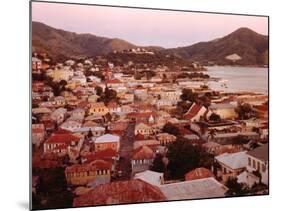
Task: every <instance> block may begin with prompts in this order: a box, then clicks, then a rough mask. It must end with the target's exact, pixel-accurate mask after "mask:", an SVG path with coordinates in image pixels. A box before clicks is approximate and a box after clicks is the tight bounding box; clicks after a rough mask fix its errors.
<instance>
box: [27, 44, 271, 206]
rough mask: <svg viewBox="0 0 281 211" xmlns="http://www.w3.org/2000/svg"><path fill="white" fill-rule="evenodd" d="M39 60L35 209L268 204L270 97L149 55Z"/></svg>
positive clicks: (195, 66)
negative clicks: (250, 198) (226, 87)
mask: <svg viewBox="0 0 281 211" xmlns="http://www.w3.org/2000/svg"><path fill="white" fill-rule="evenodd" d="M32 56H33V57H32V120H31V121H32V128H31V129H32V196H33V197H32V200H33V206H34V208H38V209H44V208H63V207H80V206H94V205H106V204H127V203H140V202H157V201H171V200H184V199H201V198H220V197H231V196H243V195H262V194H268V183H269V181H268V180H269V178H268V168H269V167H268V127H269V126H268V94H264V93H253V92H233V91H219V90H212V89H211V88H210V87H209V86H208V82H210V81H214V82H217V83H219V80H220V79H219V78H213V77H210V76H209V75H208V70H207V68H206V67H205V66H203V65H202V64H200V63H196V62H189V61H187V60H186V59H183V58H180V57H177V56H173V55H168V54H161V53H158V52H157V51H153V50H150V49H145V48H134V49H130V50H124V51H114V52H111V53H109V54H107V55H104V56H96V57H92V58H83V59H78V58H75V59H73V58H63V59H60V60H54V59H53V58H51V57H49V55H48V54H46V53H42V52H33V55H32ZM235 58H236V57H235Z"/></svg>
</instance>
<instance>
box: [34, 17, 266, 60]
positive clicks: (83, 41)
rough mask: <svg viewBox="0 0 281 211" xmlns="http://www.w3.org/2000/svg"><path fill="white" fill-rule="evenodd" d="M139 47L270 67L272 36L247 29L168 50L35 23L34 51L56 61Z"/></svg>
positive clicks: (171, 53)
mask: <svg viewBox="0 0 281 211" xmlns="http://www.w3.org/2000/svg"><path fill="white" fill-rule="evenodd" d="M137 47H141V48H145V49H149V50H153V51H158V52H161V53H164V54H170V55H176V56H180V57H183V58H185V59H188V60H190V61H197V62H201V63H208V62H213V63H215V64H219V65H225V64H234V63H233V62H232V61H229V60H227V59H226V57H227V56H228V55H231V54H238V55H239V56H240V57H241V60H239V61H236V62H235V64H238V65H267V64H268V36H265V35H261V34H258V33H256V32H254V31H253V30H251V29H249V28H246V27H241V28H239V29H237V30H235V31H234V32H232V33H230V34H228V35H226V36H224V37H221V38H217V39H214V40H211V41H204V42H198V43H195V44H193V45H189V46H183V47H177V48H166V49H165V48H163V47H161V46H137V45H135V44H133V43H130V42H127V41H126V40H122V39H119V38H107V37H100V36H96V35H93V34H90V33H82V34H78V33H75V32H69V31H65V30H63V29H56V28H54V27H51V26H48V25H46V24H44V23H41V22H35V21H34V22H32V50H33V51H38V52H47V53H48V55H50V56H51V57H55V58H87V57H93V56H98V55H105V54H108V53H110V52H113V51H115V50H116V51H123V50H129V49H132V48H137Z"/></svg>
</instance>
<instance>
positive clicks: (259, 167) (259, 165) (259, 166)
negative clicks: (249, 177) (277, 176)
mask: <svg viewBox="0 0 281 211" xmlns="http://www.w3.org/2000/svg"><path fill="white" fill-rule="evenodd" d="M257 164H258V171H260V169H261V164H260V162H257Z"/></svg>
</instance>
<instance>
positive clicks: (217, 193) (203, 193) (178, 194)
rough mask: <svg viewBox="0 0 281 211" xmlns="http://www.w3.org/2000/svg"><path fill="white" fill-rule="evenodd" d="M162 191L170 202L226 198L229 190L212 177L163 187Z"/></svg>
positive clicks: (161, 187)
mask: <svg viewBox="0 0 281 211" xmlns="http://www.w3.org/2000/svg"><path fill="white" fill-rule="evenodd" d="M160 190H161V191H162V192H163V194H164V195H165V196H166V197H167V199H168V200H182V199H199V198H213V197H224V196H225V193H226V192H227V190H228V189H227V188H226V187H225V186H224V185H223V184H221V183H219V182H218V181H217V180H215V179H214V178H212V177H210V178H204V179H197V180H192V181H185V182H179V183H172V184H165V185H161V186H160Z"/></svg>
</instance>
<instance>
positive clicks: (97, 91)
mask: <svg viewBox="0 0 281 211" xmlns="http://www.w3.org/2000/svg"><path fill="white" fill-rule="evenodd" d="M95 91H96V94H97V95H98V96H101V95H102V91H103V90H102V88H101V87H100V86H96V87H95Z"/></svg>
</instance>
